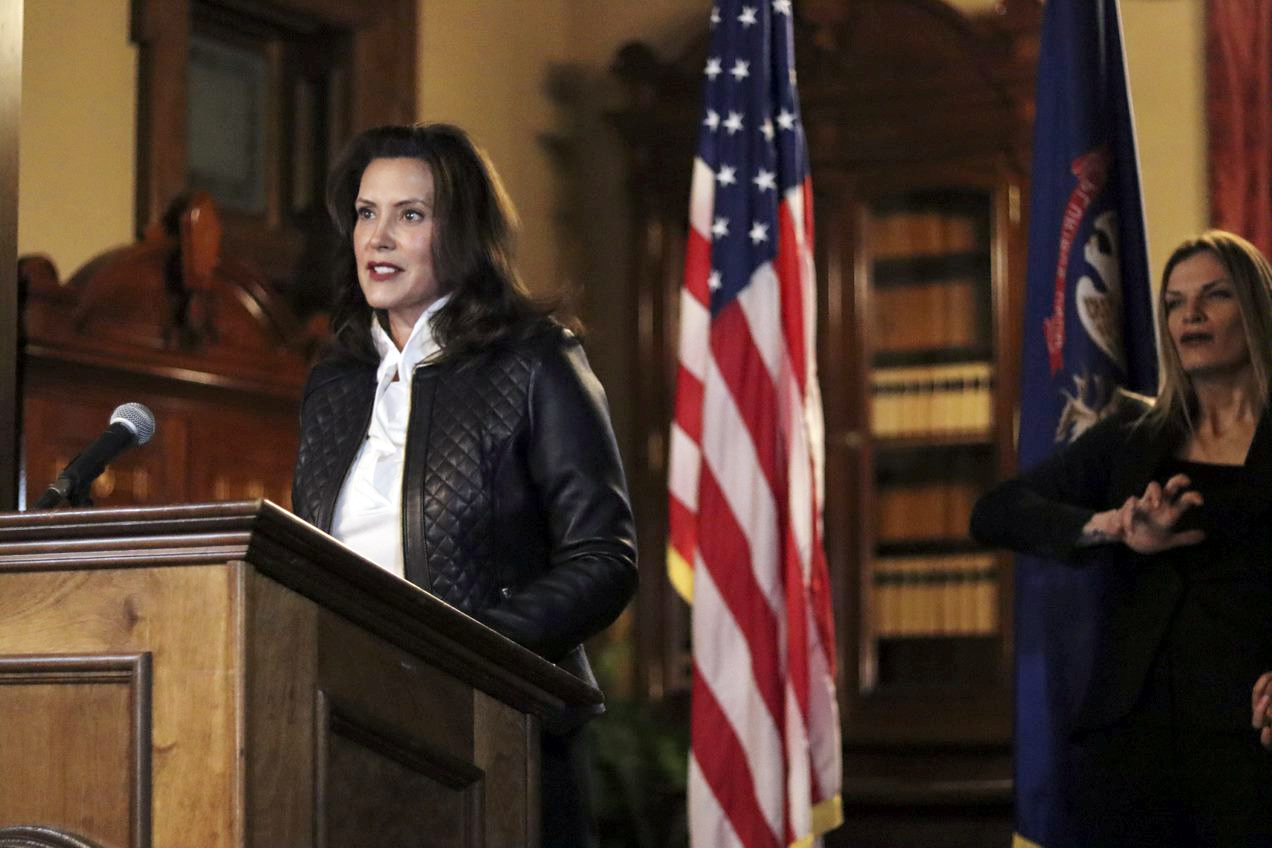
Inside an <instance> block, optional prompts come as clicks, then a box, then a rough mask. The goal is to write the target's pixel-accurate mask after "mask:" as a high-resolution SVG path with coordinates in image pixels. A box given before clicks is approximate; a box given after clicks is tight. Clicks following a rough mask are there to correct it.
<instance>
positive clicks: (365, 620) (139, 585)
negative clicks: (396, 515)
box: [0, 501, 601, 848]
mask: <svg viewBox="0 0 1272 848" xmlns="http://www.w3.org/2000/svg"><path fill="white" fill-rule="evenodd" d="M600 698H601V695H600V693H599V692H598V691H597V690H596V689H594V688H592V687H590V686H588V685H586V684H584V683H583V682H581V681H580V680H578V679H577V678H575V677H573V676H572V675H570V674H568V673H566V672H564V671H562V670H560V669H559V668H557V667H556V666H554V665H552V664H551V663H549V662H547V661H545V660H543V659H541V658H539V657H537V656H535V655H534V654H532V653H530V652H529V651H526V650H525V649H523V648H521V647H520V646H518V645H515V644H513V643H512V642H510V641H508V640H507V639H504V638H503V637H502V636H499V635H498V634H496V633H495V632H494V631H492V630H489V629H488V628H486V627H484V626H482V625H480V624H478V623H477V622H475V621H473V620H472V619H470V618H468V617H467V616H465V615H463V614H462V613H460V612H458V611H456V610H455V609H453V608H452V607H450V606H448V605H446V604H445V603H443V602H441V601H439V600H437V599H436V598H434V597H433V596H431V595H429V594H428V593H426V592H423V591H421V590H420V589H418V588H416V587H415V586H412V585H411V584H409V583H406V582H405V581H402V580H399V579H397V578H395V577H393V576H392V575H390V574H388V573H386V572H384V571H382V570H380V569H379V568H376V567H375V566H373V565H370V564H368V563H367V562H365V561H363V560H361V559H360V558H358V557H357V556H356V555H355V554H353V553H352V552H350V551H349V550H348V549H346V548H344V547H343V546H341V545H339V544H338V543H336V542H334V541H333V540H332V539H331V538H330V537H328V536H325V535H324V534H322V533H320V532H318V531H316V530H314V529H313V528H312V527H310V526H309V525H307V524H305V523H304V522H302V521H300V520H298V519H297V518H295V517H294V516H292V515H291V514H290V513H288V512H286V511H285V510H283V509H281V508H280V507H278V506H275V505H274V504H272V503H270V502H268V501H249V502H239V503H222V504H198V505H191V506H179V507H163V508H138V509H103V510H65V511H58V512H40V513H10V514H5V515H2V516H0V846H7V845H31V846H36V845H47V846H58V845H66V846H70V845H82V844H88V845H98V846H103V848H142V847H143V846H152V845H153V846H156V848H169V847H171V848H186V847H187V846H188V848H218V847H219V846H225V847H226V848H229V846H256V847H257V848H285V847H286V846H328V848H345V846H350V848H351V847H352V846H376V848H394V846H466V847H467V846H485V848H500V847H501V846H526V845H535V844H537V843H538V830H539V824H538V815H539V799H538V792H539V788H538V745H539V742H538V738H539V727H540V723H541V721H543V720H544V719H551V718H552V717H553V716H555V715H557V714H558V713H559V712H560V711H561V710H562V709H564V708H565V707H566V706H567V705H570V704H586V703H595V702H598V701H599V700H600ZM19 825H22V826H28V827H27V829H21V828H18V827H17V826H19ZM23 840H27V841H23Z"/></svg>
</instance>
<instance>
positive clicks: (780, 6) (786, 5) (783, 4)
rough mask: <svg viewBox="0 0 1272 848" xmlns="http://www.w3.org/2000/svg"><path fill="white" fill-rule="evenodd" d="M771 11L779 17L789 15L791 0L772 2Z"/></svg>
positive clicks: (774, 0) (775, 0)
mask: <svg viewBox="0 0 1272 848" xmlns="http://www.w3.org/2000/svg"><path fill="white" fill-rule="evenodd" d="M773 11H774V12H775V13H777V14H779V15H789V14H790V13H791V0H773Z"/></svg>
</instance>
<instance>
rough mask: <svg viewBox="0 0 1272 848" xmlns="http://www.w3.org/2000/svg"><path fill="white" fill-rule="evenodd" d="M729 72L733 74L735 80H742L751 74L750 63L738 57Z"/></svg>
mask: <svg viewBox="0 0 1272 848" xmlns="http://www.w3.org/2000/svg"><path fill="white" fill-rule="evenodd" d="M729 73H731V74H733V78H734V79H735V80H737V81H738V82H742V80H744V79H746V78H747V77H749V76H750V75H751V63H750V62H743V61H742V60H741V59H738V60H737V61H736V62H734V63H733V70H731V71H729Z"/></svg>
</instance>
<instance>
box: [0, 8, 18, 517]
mask: <svg viewBox="0 0 1272 848" xmlns="http://www.w3.org/2000/svg"><path fill="white" fill-rule="evenodd" d="M22 12H23V0H0V510H11V509H16V508H17V506H18V432H19V425H20V421H21V404H20V403H19V402H18V127H19V122H18V119H19V108H20V106H21V101H22Z"/></svg>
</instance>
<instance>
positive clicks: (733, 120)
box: [724, 112, 742, 135]
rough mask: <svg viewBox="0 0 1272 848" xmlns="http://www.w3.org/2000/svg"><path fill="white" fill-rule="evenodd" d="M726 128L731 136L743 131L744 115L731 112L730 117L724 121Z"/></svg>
mask: <svg viewBox="0 0 1272 848" xmlns="http://www.w3.org/2000/svg"><path fill="white" fill-rule="evenodd" d="M724 128H725V129H726V130H728V131H729V135H733V134H734V133H736V132H741V130H742V113H741V112H730V113H729V117H728V118H726V119H725V121H724Z"/></svg>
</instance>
